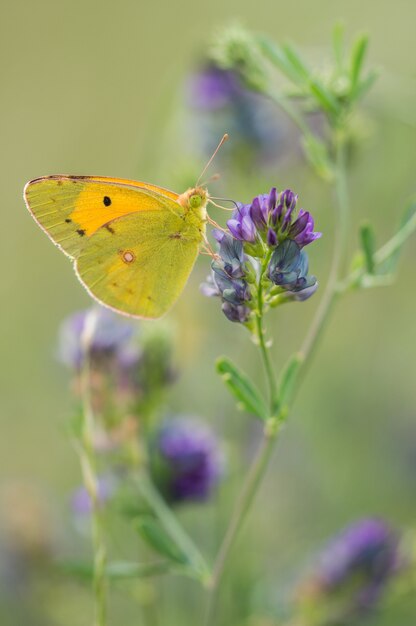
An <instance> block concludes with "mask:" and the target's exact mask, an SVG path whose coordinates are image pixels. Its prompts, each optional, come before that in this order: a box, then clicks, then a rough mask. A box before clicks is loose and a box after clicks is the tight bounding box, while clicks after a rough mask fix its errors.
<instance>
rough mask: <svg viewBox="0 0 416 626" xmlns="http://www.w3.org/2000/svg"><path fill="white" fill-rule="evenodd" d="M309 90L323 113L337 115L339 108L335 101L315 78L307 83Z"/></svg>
mask: <svg viewBox="0 0 416 626" xmlns="http://www.w3.org/2000/svg"><path fill="white" fill-rule="evenodd" d="M309 88H310V90H311V93H312V95H313V96H314V97H315V100H316V101H317V102H318V104H319V105H320V107H321V108H322V109H323V110H324V111H326V112H327V113H331V114H332V115H338V113H339V111H340V107H339V104H338V102H337V99H336V98H335V97H334V96H333V94H332V93H331V92H330V91H329V90H328V89H327V88H326V87H325V86H324V85H323V84H322V83H321V81H319V80H318V79H317V78H314V79H312V80H311V81H310V83H309Z"/></svg>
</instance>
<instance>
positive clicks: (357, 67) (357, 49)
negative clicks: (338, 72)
mask: <svg viewBox="0 0 416 626" xmlns="http://www.w3.org/2000/svg"><path fill="white" fill-rule="evenodd" d="M367 47H368V36H367V35H362V36H361V37H358V39H357V40H356V41H355V43H354V45H353V48H352V51H351V61H350V80H351V91H352V92H354V91H355V89H356V87H357V86H358V84H359V81H360V74H361V70H362V67H363V63H364V57H365V53H366V51H367Z"/></svg>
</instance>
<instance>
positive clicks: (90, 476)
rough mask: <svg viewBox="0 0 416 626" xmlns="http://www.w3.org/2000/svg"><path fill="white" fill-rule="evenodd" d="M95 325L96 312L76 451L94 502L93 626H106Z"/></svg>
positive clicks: (89, 328)
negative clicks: (93, 392) (96, 433)
mask: <svg viewBox="0 0 416 626" xmlns="http://www.w3.org/2000/svg"><path fill="white" fill-rule="evenodd" d="M95 325H96V312H95V310H94V311H92V312H91V313H89V315H88V316H87V318H86V322H85V329H84V331H83V333H82V338H81V341H82V346H83V349H84V360H83V366H82V371H81V393H82V408H83V411H82V432H81V438H80V441H79V442H77V450H78V454H79V457H80V463H81V469H82V475H83V479H84V485H85V488H86V490H87V492H88V495H89V497H90V500H91V531H92V543H93V552H94V576H93V588H94V626H106V623H107V618H106V596H107V589H106V573H105V569H106V560H107V559H106V547H105V543H104V530H103V522H102V515H101V512H100V509H99V500H98V478H97V473H96V466H95V455H94V443H93V442H94V426H95V418H94V412H93V407H92V401H91V364H90V346H91V341H92V338H93V336H94V330H95Z"/></svg>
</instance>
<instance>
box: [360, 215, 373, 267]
mask: <svg viewBox="0 0 416 626" xmlns="http://www.w3.org/2000/svg"><path fill="white" fill-rule="evenodd" d="M360 238H361V248H362V250H363V253H364V260H365V266H366V269H367V272H368V273H369V274H374V270H375V265H374V251H375V236H374V230H373V227H372V226H371V225H370V224H363V225H362V226H361V228H360Z"/></svg>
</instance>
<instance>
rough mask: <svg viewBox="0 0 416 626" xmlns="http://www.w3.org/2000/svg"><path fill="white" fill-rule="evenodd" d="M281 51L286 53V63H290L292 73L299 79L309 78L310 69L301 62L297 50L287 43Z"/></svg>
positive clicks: (305, 79)
mask: <svg viewBox="0 0 416 626" xmlns="http://www.w3.org/2000/svg"><path fill="white" fill-rule="evenodd" d="M282 50H283V53H284V54H285V55H286V59H287V61H288V63H289V64H290V65H291V67H292V70H293V72H294V73H296V74H297V76H298V77H299V80H300V81H305V82H306V81H307V80H309V76H310V71H309V69H308V67H307V65H306V64H305V63H304V62H303V60H302V59H301V57H300V56H299V54H298V52H297V50H296V49H295V48H292V46H290V45H289V44H285V45H284V46H283V48H282Z"/></svg>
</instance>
